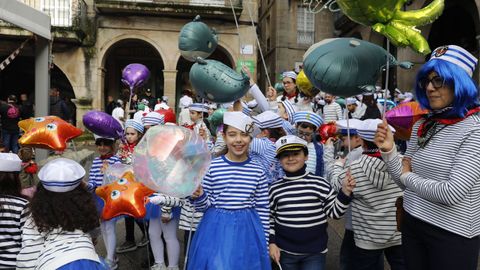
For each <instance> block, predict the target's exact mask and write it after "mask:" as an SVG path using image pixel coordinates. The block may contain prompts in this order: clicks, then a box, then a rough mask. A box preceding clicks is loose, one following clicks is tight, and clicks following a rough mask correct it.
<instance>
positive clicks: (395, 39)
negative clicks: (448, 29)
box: [336, 0, 445, 54]
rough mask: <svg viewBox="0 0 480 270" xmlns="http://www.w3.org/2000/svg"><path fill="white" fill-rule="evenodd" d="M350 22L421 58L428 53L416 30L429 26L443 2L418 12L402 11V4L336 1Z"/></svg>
mask: <svg viewBox="0 0 480 270" xmlns="http://www.w3.org/2000/svg"><path fill="white" fill-rule="evenodd" d="M336 2H337V4H338V6H339V7H340V9H341V10H342V12H343V13H344V14H345V15H347V16H348V17H349V18H350V19H351V20H353V21H355V22H357V23H360V24H363V25H366V26H371V27H372V29H373V30H374V31H376V32H378V33H380V34H382V35H384V36H386V37H387V38H388V39H389V40H390V41H391V42H392V43H393V44H394V45H395V46H399V47H406V46H409V47H411V48H412V49H413V50H414V51H416V52H418V53H421V54H428V53H430V51H431V50H430V47H429V46H428V42H427V40H426V39H425V38H424V37H423V36H422V34H421V32H420V30H419V29H417V28H416V27H417V26H422V25H426V24H430V23H432V22H433V21H435V20H436V19H437V18H438V17H439V16H440V15H441V14H442V12H443V9H444V7H445V3H444V0H433V1H432V2H431V3H430V4H429V5H428V6H426V7H424V8H422V9H418V10H406V11H403V10H402V8H403V4H404V3H405V2H406V1H405V0H336Z"/></svg>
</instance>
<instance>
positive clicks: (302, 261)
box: [280, 251, 326, 270]
mask: <svg viewBox="0 0 480 270" xmlns="http://www.w3.org/2000/svg"><path fill="white" fill-rule="evenodd" d="M325 262H326V253H317V254H307V255H293V254H290V253H287V252H283V251H282V252H281V254H280V264H281V265H282V269H283V270H324V269H325Z"/></svg>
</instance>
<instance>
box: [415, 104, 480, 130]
mask: <svg viewBox="0 0 480 270" xmlns="http://www.w3.org/2000/svg"><path fill="white" fill-rule="evenodd" d="M476 112H480V107H476V108H473V109H471V110H469V111H468V112H467V113H466V114H465V117H463V118H462V117H459V118H435V117H431V118H427V120H425V121H424V122H423V123H422V124H420V126H419V127H418V131H417V137H422V136H424V132H425V131H426V130H425V126H426V125H427V124H428V123H429V122H431V121H435V122H438V123H440V124H444V125H453V124H456V123H458V122H461V121H463V120H465V118H467V117H469V116H470V115H472V114H474V113H476Z"/></svg>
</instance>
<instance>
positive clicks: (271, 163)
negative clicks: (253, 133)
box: [249, 137, 284, 183]
mask: <svg viewBox="0 0 480 270" xmlns="http://www.w3.org/2000/svg"><path fill="white" fill-rule="evenodd" d="M249 153H250V156H251V158H252V159H253V160H255V161H256V162H258V163H259V164H260V165H261V166H262V167H263V169H264V171H265V174H266V176H267V179H268V181H269V182H270V183H271V182H275V181H276V180H278V179H280V178H282V177H283V176H284V172H283V169H282V167H281V166H280V163H279V162H278V160H277V159H276V158H275V156H276V155H277V153H276V150H275V144H274V143H273V142H272V141H270V140H269V139H268V138H265V137H263V138H260V139H259V138H253V140H252V142H251V143H250V151H249Z"/></svg>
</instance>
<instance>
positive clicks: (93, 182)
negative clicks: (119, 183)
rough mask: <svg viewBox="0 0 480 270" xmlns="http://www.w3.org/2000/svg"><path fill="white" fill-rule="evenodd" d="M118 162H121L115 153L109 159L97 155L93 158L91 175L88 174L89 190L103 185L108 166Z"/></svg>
mask: <svg viewBox="0 0 480 270" xmlns="http://www.w3.org/2000/svg"><path fill="white" fill-rule="evenodd" d="M116 163H121V160H120V158H119V157H118V156H116V155H113V156H111V157H109V158H107V159H101V158H100V157H96V158H94V159H93V163H92V167H91V168H90V175H89V176H88V190H95V189H96V188H97V187H99V186H101V185H103V174H104V173H105V170H106V169H107V168H108V166H110V165H112V164H116Z"/></svg>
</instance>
